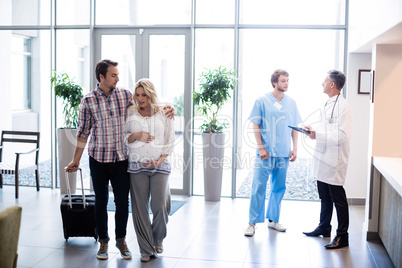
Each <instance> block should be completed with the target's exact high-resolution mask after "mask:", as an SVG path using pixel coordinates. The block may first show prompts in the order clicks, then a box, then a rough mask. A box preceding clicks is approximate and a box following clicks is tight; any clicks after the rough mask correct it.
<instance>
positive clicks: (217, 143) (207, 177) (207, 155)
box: [202, 133, 225, 202]
mask: <svg viewBox="0 0 402 268" xmlns="http://www.w3.org/2000/svg"><path fill="white" fill-rule="evenodd" d="M202 143H203V146H204V148H203V163H204V191H205V201H214V202H216V201H219V200H220V199H221V192H222V173H223V166H222V160H223V157H224V152H225V134H224V133H202Z"/></svg>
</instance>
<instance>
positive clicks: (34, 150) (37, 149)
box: [15, 148, 39, 155]
mask: <svg viewBox="0 0 402 268" xmlns="http://www.w3.org/2000/svg"><path fill="white" fill-rule="evenodd" d="M36 151H39V148H36V149H33V150H31V151H29V152H24V153H15V154H17V155H19V154H30V153H33V152H36Z"/></svg>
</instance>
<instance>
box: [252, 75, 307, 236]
mask: <svg viewBox="0 0 402 268" xmlns="http://www.w3.org/2000/svg"><path fill="white" fill-rule="evenodd" d="M271 84H272V86H273V88H274V90H273V91H272V92H270V93H267V94H265V95H264V96H262V97H260V98H258V99H257V100H256V101H255V103H254V107H253V109H252V111H251V114H250V118H249V120H250V121H251V122H252V123H253V130H254V136H255V139H256V143H257V158H256V161H255V166H254V178H253V185H252V189H251V198H250V211H249V226H248V227H247V229H246V230H245V232H244V235H245V236H253V235H254V232H255V224H256V223H263V222H264V221H265V218H267V219H268V227H269V228H273V229H275V230H277V231H280V232H284V231H286V228H285V227H284V226H283V225H282V224H280V223H279V215H280V207H281V201H282V198H283V196H284V194H285V191H286V172H287V169H288V166H289V161H292V162H293V161H295V160H296V158H297V131H296V130H292V129H291V128H289V127H288V126H289V125H298V124H300V123H301V117H300V114H299V111H298V110H297V106H296V102H295V101H294V100H293V99H292V98H290V97H289V96H287V95H285V92H286V91H287V90H288V84H289V74H288V73H287V72H286V71H284V70H276V71H275V72H274V73H273V74H272V76H271ZM291 141H292V142H293V146H291ZM270 175H271V191H270V195H269V200H268V207H267V211H266V215H265V218H264V213H265V193H266V189H267V182H268V179H269V176H270Z"/></svg>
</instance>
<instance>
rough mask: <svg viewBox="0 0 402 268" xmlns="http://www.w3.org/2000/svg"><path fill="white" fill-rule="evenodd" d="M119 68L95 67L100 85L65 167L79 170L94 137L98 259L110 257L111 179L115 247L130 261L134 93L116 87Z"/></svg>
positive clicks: (89, 99) (83, 113)
mask: <svg viewBox="0 0 402 268" xmlns="http://www.w3.org/2000/svg"><path fill="white" fill-rule="evenodd" d="M117 65H118V63H117V62H114V61H111V60H101V61H100V62H98V63H97V64H96V68H95V72H96V79H97V80H98V82H99V84H97V86H96V88H95V89H94V90H93V91H91V92H90V93H88V94H87V95H86V96H85V97H84V98H83V99H82V100H81V104H80V111H79V117H78V125H79V126H78V133H77V146H76V149H75V153H74V157H73V160H72V161H71V162H70V164H69V165H68V166H67V168H66V170H67V171H68V172H75V171H77V168H78V167H79V164H80V159H81V156H82V153H83V151H84V148H85V145H86V143H87V139H88V137H89V136H91V138H90V141H89V144H88V154H89V168H90V171H91V177H92V184H93V187H94V191H95V218H96V225H97V227H96V228H97V230H98V235H99V242H100V249H99V251H98V253H97V258H98V259H107V258H108V242H109V240H110V238H109V235H108V226H107V223H108V214H107V203H108V200H109V180H110V183H111V185H112V187H113V194H114V201H115V204H116V214H115V225H116V226H115V235H116V247H117V248H118V249H119V250H120V254H121V256H122V257H123V258H124V259H131V252H130V251H129V249H128V248H127V244H126V241H125V236H126V231H127V220H128V193H129V189H130V183H129V175H128V173H127V166H128V162H127V152H126V147H125V144H124V137H123V133H124V124H125V120H126V113H127V108H128V107H129V106H130V105H131V104H132V94H131V92H130V91H128V90H126V89H121V88H116V85H117V82H118V81H119V72H118V69H117ZM167 113H168V114H171V117H172V116H173V115H174V109H173V108H171V107H169V110H168V111H167ZM172 113H173V114H172Z"/></svg>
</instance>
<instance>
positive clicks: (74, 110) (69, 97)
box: [50, 71, 84, 128]
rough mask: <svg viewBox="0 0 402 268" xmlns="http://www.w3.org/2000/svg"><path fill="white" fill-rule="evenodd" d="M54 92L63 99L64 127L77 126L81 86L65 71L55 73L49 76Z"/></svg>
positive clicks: (81, 95)
mask: <svg viewBox="0 0 402 268" xmlns="http://www.w3.org/2000/svg"><path fill="white" fill-rule="evenodd" d="M50 82H51V83H52V85H53V88H54V92H55V94H56V96H57V97H59V98H62V99H63V105H64V108H63V116H64V123H65V126H66V128H77V127H78V112H79V107H80V103H81V99H82V97H83V96H84V95H83V94H82V87H81V86H79V85H77V84H75V83H74V82H73V80H72V79H70V78H69V76H68V75H67V74H66V73H61V74H56V72H55V71H53V75H52V76H51V77H50Z"/></svg>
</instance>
